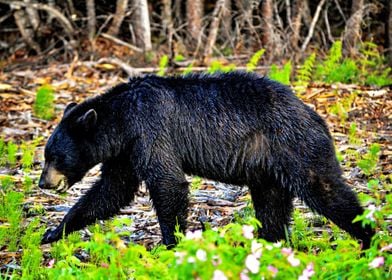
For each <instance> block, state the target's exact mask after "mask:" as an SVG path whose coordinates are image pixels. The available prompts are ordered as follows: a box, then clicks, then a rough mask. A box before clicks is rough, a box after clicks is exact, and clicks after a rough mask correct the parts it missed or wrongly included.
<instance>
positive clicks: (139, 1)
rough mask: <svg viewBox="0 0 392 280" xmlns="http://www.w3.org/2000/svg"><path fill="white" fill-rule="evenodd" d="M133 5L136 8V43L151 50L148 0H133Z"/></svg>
mask: <svg viewBox="0 0 392 280" xmlns="http://www.w3.org/2000/svg"><path fill="white" fill-rule="evenodd" d="M133 5H134V8H135V20H134V30H135V37H136V45H137V46H138V47H140V48H142V49H143V50H144V51H150V50H151V48H152V45H151V28H150V18H149V13H148V5H147V0H133Z"/></svg>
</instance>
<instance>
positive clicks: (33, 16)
mask: <svg viewBox="0 0 392 280" xmlns="http://www.w3.org/2000/svg"><path fill="white" fill-rule="evenodd" d="M23 2H25V3H28V4H29V3H31V0H24V1H23ZM26 12H27V14H28V15H29V20H30V22H31V26H32V27H33V29H34V30H35V31H36V30H37V29H38V26H39V22H40V20H39V15H38V12H37V10H36V9H33V8H31V7H29V6H27V7H26Z"/></svg>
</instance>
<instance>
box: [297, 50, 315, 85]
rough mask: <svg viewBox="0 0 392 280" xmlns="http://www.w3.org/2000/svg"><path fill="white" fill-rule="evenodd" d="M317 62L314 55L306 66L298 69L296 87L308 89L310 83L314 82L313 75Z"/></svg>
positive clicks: (305, 63) (303, 65) (309, 57)
mask: <svg viewBox="0 0 392 280" xmlns="http://www.w3.org/2000/svg"><path fill="white" fill-rule="evenodd" d="M315 61H316V54H315V53H312V54H311V55H310V56H308V57H307V58H306V60H305V61H304V64H302V66H301V67H300V68H299V69H298V73H297V76H296V82H295V85H296V86H302V87H307V86H308V85H309V82H310V81H311V80H312V73H313V69H314V63H315Z"/></svg>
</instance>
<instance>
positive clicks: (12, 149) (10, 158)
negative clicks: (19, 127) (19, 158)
mask: <svg viewBox="0 0 392 280" xmlns="http://www.w3.org/2000/svg"><path fill="white" fill-rule="evenodd" d="M17 152H18V145H16V144H14V143H12V142H8V145H7V162H8V164H9V165H10V166H15V164H16V153H17Z"/></svg>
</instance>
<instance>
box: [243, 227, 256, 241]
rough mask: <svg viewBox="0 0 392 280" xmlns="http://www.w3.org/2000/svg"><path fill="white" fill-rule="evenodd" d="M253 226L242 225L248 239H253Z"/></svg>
mask: <svg viewBox="0 0 392 280" xmlns="http://www.w3.org/2000/svg"><path fill="white" fill-rule="evenodd" d="M253 230H254V227H253V226H249V225H243V226H242V234H243V235H244V237H245V238H246V239H253Z"/></svg>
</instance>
